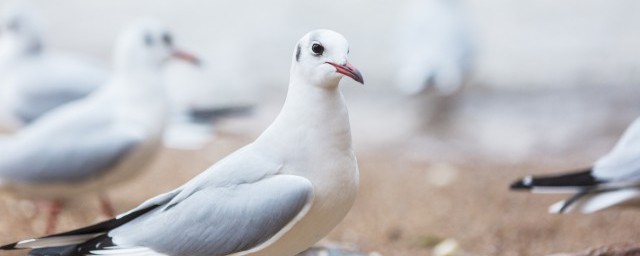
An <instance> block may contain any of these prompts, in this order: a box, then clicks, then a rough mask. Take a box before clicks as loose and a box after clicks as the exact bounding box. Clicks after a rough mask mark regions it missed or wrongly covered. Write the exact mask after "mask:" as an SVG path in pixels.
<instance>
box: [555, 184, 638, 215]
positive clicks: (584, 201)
mask: <svg viewBox="0 0 640 256" xmlns="http://www.w3.org/2000/svg"><path fill="white" fill-rule="evenodd" d="M579 194H580V193H579ZM579 194H576V195H575V196H573V197H571V198H570V199H569V200H565V201H560V202H557V203H555V204H553V205H552V206H551V207H549V212H550V213H558V214H559V213H567V212H570V211H572V210H574V209H578V210H579V211H580V212H581V213H583V214H590V213H594V212H597V211H601V210H604V209H607V208H609V207H613V206H616V205H620V204H625V203H629V202H631V201H634V200H637V199H638V198H640V190H638V189H635V188H628V189H619V190H605V191H599V192H595V193H589V194H587V193H584V194H582V195H579ZM572 199H573V200H572Z"/></svg>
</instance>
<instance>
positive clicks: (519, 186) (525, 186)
mask: <svg viewBox="0 0 640 256" xmlns="http://www.w3.org/2000/svg"><path fill="white" fill-rule="evenodd" d="M530 178H531V177H527V178H524V179H521V180H518V181H516V182H513V183H511V186H509V189H511V190H530V189H531V188H533V187H532V186H531V183H530V182H527V179H530Z"/></svg>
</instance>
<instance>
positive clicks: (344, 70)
mask: <svg viewBox="0 0 640 256" xmlns="http://www.w3.org/2000/svg"><path fill="white" fill-rule="evenodd" d="M327 64H329V65H331V66H334V67H335V68H336V72H338V73H340V74H343V75H345V76H348V77H351V78H353V80H355V81H356V82H358V83H361V84H364V80H363V79H362V74H360V71H358V69H357V68H356V67H354V66H352V65H351V63H349V62H345V63H344V65H338V64H335V63H333V62H327Z"/></svg>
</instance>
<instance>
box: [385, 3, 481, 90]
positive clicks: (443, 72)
mask: <svg viewBox="0 0 640 256" xmlns="http://www.w3.org/2000/svg"><path fill="white" fill-rule="evenodd" d="M462 5H463V2H462V0H413V1H412V2H410V3H409V4H408V5H407V8H406V13H405V15H403V17H404V18H403V19H402V20H401V21H400V24H399V27H398V38H401V39H402V40H394V42H396V43H397V45H396V47H397V56H399V59H398V62H399V65H398V67H399V69H398V70H397V74H396V84H397V85H398V86H399V88H400V89H401V90H402V91H403V92H405V93H407V94H418V93H420V92H423V91H425V90H427V89H432V90H434V91H435V92H437V93H439V94H441V95H451V94H453V93H455V92H457V91H458V90H459V89H460V88H461V87H462V85H463V84H464V82H465V79H466V77H467V75H468V73H469V71H470V69H471V61H472V42H471V38H470V36H469V33H470V32H469V29H468V22H467V17H466V16H465V13H464V11H463V6H462Z"/></svg>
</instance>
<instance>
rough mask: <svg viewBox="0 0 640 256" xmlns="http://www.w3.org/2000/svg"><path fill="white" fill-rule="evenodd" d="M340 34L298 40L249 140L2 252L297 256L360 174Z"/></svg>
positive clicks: (343, 209) (350, 71)
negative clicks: (171, 180) (282, 81)
mask: <svg viewBox="0 0 640 256" xmlns="http://www.w3.org/2000/svg"><path fill="white" fill-rule="evenodd" d="M348 52H349V45H348V43H347V40H346V39H345V38H344V37H343V36H342V35H340V34H338V33H336V32H334V31H330V30H314V31H311V32H309V33H308V34H306V35H305V36H304V37H302V39H300V41H299V42H298V43H297V44H296V46H295V48H294V54H293V58H292V65H291V69H290V80H289V88H288V92H287V97H286V100H285V103H284V105H283V107H282V110H281V112H280V114H279V115H278V116H277V117H276V119H275V120H274V121H273V123H272V124H271V125H270V126H269V127H268V128H267V129H266V130H265V131H264V132H263V133H262V134H261V135H260V136H259V137H258V138H257V139H256V140H255V141H254V142H253V143H250V144H249V145H247V146H245V147H243V148H241V149H239V150H237V151H235V152H234V153H232V154H230V155H228V156H227V157H226V158H224V159H222V160H220V161H219V162H217V163H216V164H214V165H213V166H211V167H210V168H208V169H207V170H205V171H204V172H202V173H201V174H199V175H198V176H196V177H195V178H193V179H192V180H190V181H189V182H187V183H186V184H184V185H183V186H181V187H179V188H177V189H175V190H173V191H170V192H168V193H165V194H161V195H159V196H156V197H154V198H152V199H150V200H148V201H146V202H144V203H142V204H141V205H139V206H138V207H136V208H135V209H133V210H131V211H129V212H127V213H125V214H122V215H120V216H118V217H117V218H115V219H112V220H109V221H106V222H102V223H99V224H96V225H94V226H89V227H85V228H81V229H78V230H75V231H70V232H66V233H61V234H56V235H51V236H47V237H42V238H39V239H32V240H24V241H21V242H18V243H14V244H9V245H5V246H3V247H0V249H5V250H10V249H24V248H32V250H31V252H30V253H31V255H102V254H108V255H190V256H199V255H203V256H204V255H207V256H211V255H291V256H292V255H295V254H297V253H300V252H302V251H303V250H305V249H307V248H309V247H310V246H312V245H313V244H314V243H316V242H317V241H319V240H320V239H321V238H323V237H324V236H326V235H327V234H328V233H329V232H330V231H331V230H332V229H333V228H334V227H335V226H336V225H337V224H338V223H339V222H340V221H341V220H342V219H343V218H344V216H345V215H346V214H347V212H348V211H349V209H350V208H351V206H352V205H353V202H354V200H355V197H356V192H357V190H358V183H359V174H358V165H357V161H356V157H355V153H354V151H353V148H352V145H351V132H350V124H349V115H348V111H347V107H346V105H345V102H344V99H343V95H342V93H341V91H340V90H339V82H340V80H341V78H342V77H344V76H347V77H350V78H352V79H354V80H355V81H357V82H359V83H363V79H362V75H361V74H360V72H359V71H358V70H357V69H356V68H355V67H353V66H352V65H351V64H350V63H349V62H348V60H347V54H348Z"/></svg>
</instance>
